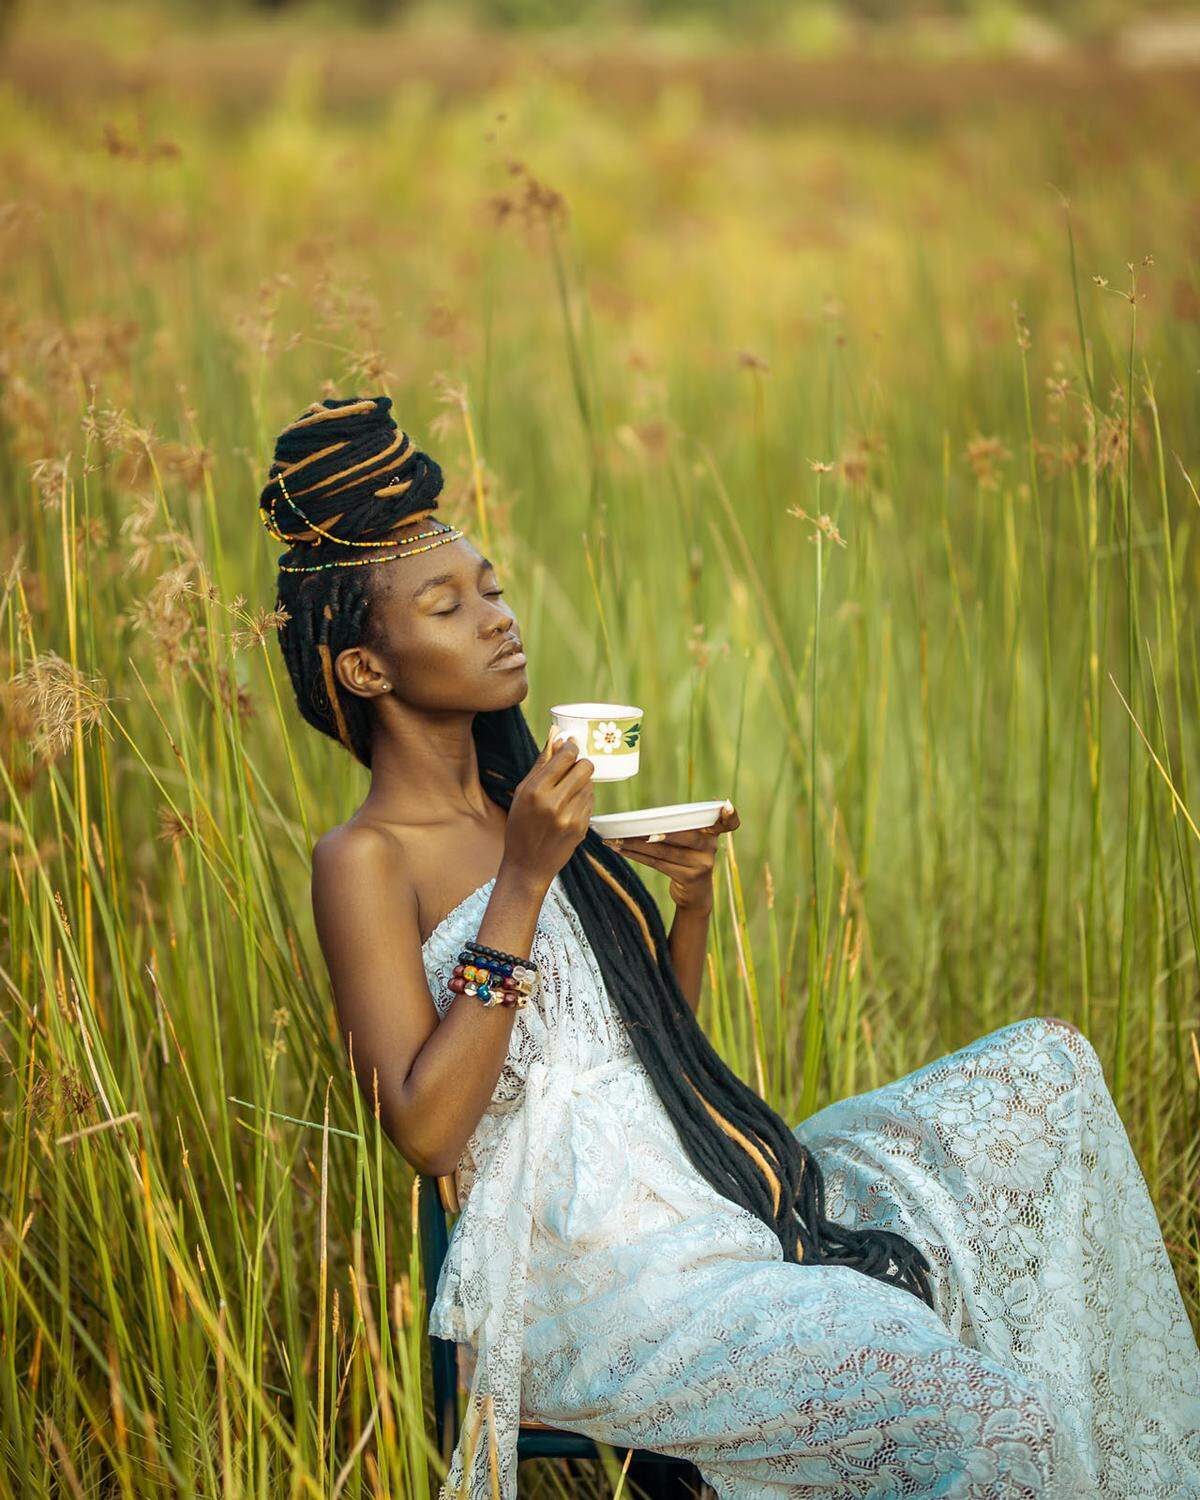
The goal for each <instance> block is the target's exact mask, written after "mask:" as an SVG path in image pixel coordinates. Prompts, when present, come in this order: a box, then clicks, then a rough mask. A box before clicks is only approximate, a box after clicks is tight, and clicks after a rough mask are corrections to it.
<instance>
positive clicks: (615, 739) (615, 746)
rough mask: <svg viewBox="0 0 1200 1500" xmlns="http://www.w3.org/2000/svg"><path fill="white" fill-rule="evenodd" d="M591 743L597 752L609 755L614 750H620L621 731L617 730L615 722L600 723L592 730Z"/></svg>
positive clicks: (610, 720) (611, 720)
mask: <svg viewBox="0 0 1200 1500" xmlns="http://www.w3.org/2000/svg"><path fill="white" fill-rule="evenodd" d="M592 742H593V744H594V745H595V748H596V749H597V750H603V751H604V753H605V755H611V754H612V753H613V751H614V750H619V749H620V748H621V731H620V730H619V729H618V728H617V725H616V720H614V719H609V720H608V721H607V723H605V722H603V721H602V722H601V723H599V724H597V725H596V727H595V728H594V729H593V730H592Z"/></svg>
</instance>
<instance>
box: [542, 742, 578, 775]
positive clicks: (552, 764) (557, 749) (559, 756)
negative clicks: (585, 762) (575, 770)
mask: <svg viewBox="0 0 1200 1500" xmlns="http://www.w3.org/2000/svg"><path fill="white" fill-rule="evenodd" d="M578 757H579V746H578V745H577V744H576V743H575V741H574V740H573V739H572V738H571V736H570V735H562V736H561V737H560V738H559V739H558V740H557V741H556V743H555V745H554V748H553V749H552V750H551V752H550V759H549V761H548V763H547V765H548V768H547V772H546V779H547V781H549V782H550V783H551V785H554V784H556V783H558V782H560V781H562V779H563V777H564V776H566V774H567V772H568V771H569V770H570V769H571V767H572V766H574V765H575V763H576V761H577V759H578Z"/></svg>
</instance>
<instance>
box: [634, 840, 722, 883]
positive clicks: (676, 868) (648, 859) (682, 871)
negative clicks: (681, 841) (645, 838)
mask: <svg viewBox="0 0 1200 1500" xmlns="http://www.w3.org/2000/svg"><path fill="white" fill-rule="evenodd" d="M659 847H660V846H659V845H658V844H652V845H651V846H650V848H649V849H632V848H631V849H621V850H620V851H619V852H620V853H621V854H624V855H625V856H626V858H627V859H633V860H637V862H638V863H639V864H643V865H649V866H650V868H651V869H652V870H661V871H662V873H663V874H664V875H674V876H676V877H677V878H679V879H682V880H688V879H695V877H696V876H697V875H703V874H706V873H707V872H708V866H705V865H698V864H696V863H695V862H694V861H691V862H687V861H684V860H679V859H672V858H671V857H670V856H669V855H663V854H659V852H658V850H659Z"/></svg>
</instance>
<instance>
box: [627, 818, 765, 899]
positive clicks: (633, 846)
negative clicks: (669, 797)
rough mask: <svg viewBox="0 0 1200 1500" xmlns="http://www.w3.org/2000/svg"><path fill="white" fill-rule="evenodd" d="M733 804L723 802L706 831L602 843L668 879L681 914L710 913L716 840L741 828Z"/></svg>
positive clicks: (692, 829) (653, 835)
mask: <svg viewBox="0 0 1200 1500" xmlns="http://www.w3.org/2000/svg"><path fill="white" fill-rule="evenodd" d="M741 822H742V820H741V818H739V817H738V815H737V811H736V809H735V808H734V806H733V803H732V802H730V801H728V800H726V803H725V806H724V807H723V808H722V809H721V811H720V812H719V813H718V815H717V821H716V822H715V823H710V824H709V826H708V827H707V828H688V829H684V830H682V831H681V832H679V833H648V834H643V835H642V836H641V837H640V838H622V839H605V840H604V842H605V843H606V844H607V845H608V847H609V848H610V849H617V850H619V851H620V852H621V853H622V854H624V855H625V856H626V857H627V858H628V859H636V860H638V861H640V862H641V863H642V864H644V865H649V866H650V868H651V869H652V870H661V871H662V872H663V874H664V875H669V876H670V877H671V887H670V889H671V900H672V901H674V903H675V905H676V906H677V907H678V908H679V909H680V910H681V911H697V910H698V911H711V910H712V904H713V866H714V864H715V862H716V857H717V840H718V839H719V838H720V836H721V835H722V834H723V833H732V832H733V830H734V829H735V828H739V827H741Z"/></svg>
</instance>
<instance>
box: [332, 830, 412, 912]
mask: <svg viewBox="0 0 1200 1500" xmlns="http://www.w3.org/2000/svg"><path fill="white" fill-rule="evenodd" d="M312 898H313V906H314V908H315V910H316V912H317V915H318V918H320V917H321V916H322V915H325V916H331V915H333V914H334V913H336V912H337V911H338V910H339V909H340V908H341V907H342V906H343V905H344V904H345V903H347V902H349V901H353V902H354V903H355V904H356V905H360V906H361V905H363V904H369V905H374V904H375V903H376V902H377V901H379V900H380V899H384V900H386V901H389V902H395V901H396V900H397V899H398V898H399V899H403V900H404V901H405V902H406V904H408V905H409V906H410V909H414V910H415V890H414V887H413V883H412V880H411V878H410V876H409V863H408V859H407V857H406V854H405V850H404V846H403V844H402V843H401V842H400V840H399V839H398V838H396V837H395V836H394V835H393V834H391V833H388V832H387V831H386V830H385V829H383V828H379V827H377V826H376V825H374V824H371V823H367V822H354V821H353V820H351V821H348V822H345V823H341V824H339V825H338V826H337V827H336V828H331V829H330V830H329V831H328V832H327V833H323V834H322V835H321V837H320V838H319V839H318V840H317V842H316V843H315V844H314V845H313V851H312Z"/></svg>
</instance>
